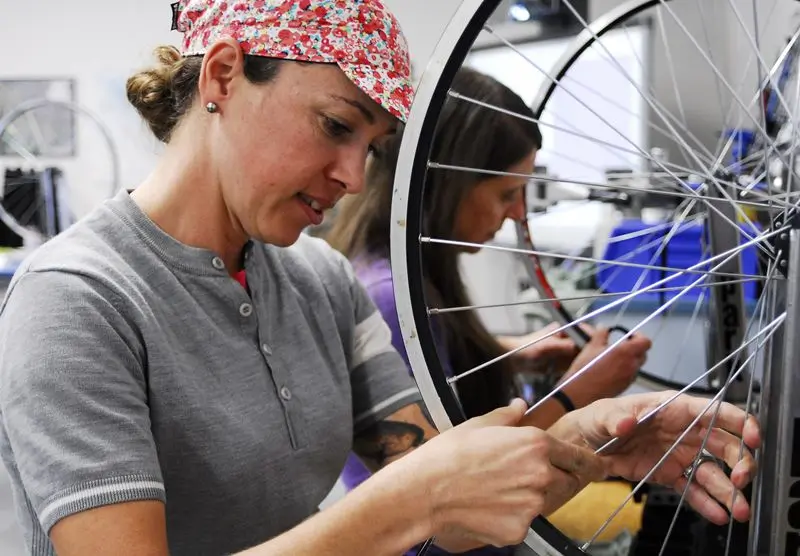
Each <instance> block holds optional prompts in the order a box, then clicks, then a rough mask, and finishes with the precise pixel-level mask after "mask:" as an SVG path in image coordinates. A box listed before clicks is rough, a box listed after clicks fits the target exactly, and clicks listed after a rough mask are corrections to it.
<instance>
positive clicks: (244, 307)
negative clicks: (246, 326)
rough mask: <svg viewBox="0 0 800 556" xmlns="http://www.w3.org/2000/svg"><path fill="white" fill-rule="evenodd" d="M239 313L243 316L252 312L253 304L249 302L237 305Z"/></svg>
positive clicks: (247, 315)
mask: <svg viewBox="0 0 800 556" xmlns="http://www.w3.org/2000/svg"><path fill="white" fill-rule="evenodd" d="M239 314H240V315H242V316H243V317H249V316H250V315H252V314H253V306H252V305H250V304H249V303H242V304H241V305H239Z"/></svg>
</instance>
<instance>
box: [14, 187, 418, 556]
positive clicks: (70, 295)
mask: <svg viewBox="0 0 800 556" xmlns="http://www.w3.org/2000/svg"><path fill="white" fill-rule="evenodd" d="M245 269H246V271H247V279H248V286H249V292H248V290H246V289H245V288H243V287H242V286H241V285H240V284H239V283H238V282H237V281H236V280H234V279H232V278H231V277H230V276H229V274H228V272H227V271H226V269H225V268H224V264H223V262H222V260H221V259H220V258H218V257H217V256H216V255H215V254H214V253H213V252H210V251H208V250H205V249H199V248H194V247H189V246H186V245H184V244H181V243H179V242H177V241H176V240H175V239H173V238H172V237H170V236H168V235H167V234H165V233H164V232H163V231H161V230H160V229H159V228H158V227H157V226H156V225H155V224H154V223H153V222H152V221H150V220H149V219H148V218H147V216H146V215H145V214H144V213H143V212H142V211H141V210H140V209H139V208H138V206H137V205H136V204H135V203H134V202H133V201H132V199H130V197H129V195H128V194H127V193H124V192H123V193H121V194H119V195H118V196H117V197H115V198H114V199H112V200H110V201H108V202H107V203H105V204H104V205H103V206H102V207H100V208H99V209H98V210H96V211H95V212H94V213H93V214H91V215H90V216H89V217H87V218H85V219H84V220H82V221H81V222H79V223H78V224H76V225H75V226H73V227H72V228H71V229H70V230H68V231H67V232H65V233H63V234H62V235H60V236H58V237H57V238H55V239H53V240H51V241H50V242H48V243H47V244H45V245H44V246H43V247H41V248H40V249H39V250H38V251H37V252H35V253H34V254H33V255H32V256H31V257H30V258H29V259H28V260H27V261H26V262H25V264H24V265H23V267H22V268H21V269H20V270H19V272H18V273H17V274H16V276H15V277H14V280H13V281H12V283H11V285H10V288H9V291H8V294H7V296H6V298H5V301H4V303H3V305H2V307H1V308H0V419H1V421H0V422H1V423H2V428H1V429H0V453H2V458H3V461H4V463H5V465H6V467H7V469H8V471H9V473H10V476H11V478H12V482H13V488H14V495H15V504H16V507H17V516H18V519H19V520H20V522H21V523H22V525H23V528H24V534H25V540H26V543H27V545H28V549H29V551H30V552H31V553H32V554H37V555H38V554H52V547H51V545H50V542H49V540H48V537H47V534H48V532H49V530H50V528H51V527H52V526H53V524H55V523H56V522H57V521H58V520H59V519H62V518H64V517H65V516H68V515H70V514H73V513H76V512H80V511H83V510H87V509H89V508H94V507H97V506H101V505H105V504H111V503H115V502H124V501H132V500H162V501H165V502H166V512H167V532H168V536H169V545H170V551H171V553H172V554H192V555H200V554H224V553H230V552H234V551H237V550H241V549H244V548H247V547H249V546H253V545H254V544H258V543H260V542H263V541H266V540H268V539H269V538H271V537H273V536H275V535H277V534H279V533H281V532H283V531H285V530H287V529H290V528H291V527H293V526H295V525H297V524H298V523H299V522H300V521H302V520H303V519H305V518H307V517H308V516H309V515H311V514H312V513H314V512H315V511H316V508H317V505H318V504H319V503H320V502H321V501H322V500H323V498H324V497H325V496H326V494H327V493H328V492H329V491H330V489H331V488H332V486H333V485H334V483H335V482H336V478H337V476H338V474H339V473H340V471H341V469H342V466H343V464H344V462H345V459H346V457H347V455H348V452H349V451H350V449H351V446H352V438H353V434H354V433H355V432H358V431H359V430H360V429H363V428H364V427H367V426H369V425H370V424H372V423H374V422H375V421H377V420H379V419H382V418H384V417H385V416H387V415H389V414H391V413H393V412H395V411H397V410H398V409H400V408H402V407H403V406H406V405H408V404H410V403H413V402H416V401H418V400H419V399H420V396H419V393H418V391H417V389H416V387H415V385H414V383H413V381H412V380H411V379H410V377H409V376H408V373H407V371H406V369H405V366H404V364H403V361H402V360H401V359H400V357H399V356H398V354H397V353H396V352H395V351H394V349H393V348H392V347H391V335H390V332H389V329H388V327H387V326H386V324H385V323H384V322H383V320H382V318H381V316H380V314H379V313H378V312H377V311H376V310H375V308H374V306H373V305H372V303H371V301H370V300H369V297H368V296H367V294H366V293H365V292H364V290H363V289H362V287H361V286H360V285H359V283H358V281H357V280H356V278H355V277H354V274H353V272H352V270H351V268H350V266H349V264H348V262H347V261H346V259H344V257H341V256H340V255H339V254H338V253H336V252H334V251H333V250H332V249H331V248H329V247H328V246H327V244H325V243H324V242H323V241H321V240H317V239H313V238H309V237H306V236H304V237H302V238H301V239H300V240H299V241H298V242H297V243H296V244H295V245H293V246H292V247H290V248H277V247H274V246H268V245H264V244H261V243H255V242H252V243H251V244H249V245H248V247H247V248H246V255H245Z"/></svg>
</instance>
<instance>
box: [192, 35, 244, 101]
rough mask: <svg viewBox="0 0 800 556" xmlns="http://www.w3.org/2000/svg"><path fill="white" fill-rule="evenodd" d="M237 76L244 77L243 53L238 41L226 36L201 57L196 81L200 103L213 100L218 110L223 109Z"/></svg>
mask: <svg viewBox="0 0 800 556" xmlns="http://www.w3.org/2000/svg"><path fill="white" fill-rule="evenodd" d="M239 77H244V53H243V52H242V49H241V47H240V46H239V43H237V42H236V41H235V40H234V39H231V38H226V39H222V40H219V41H217V42H216V43H214V44H213V45H211V47H210V48H209V49H208V51H207V52H206V54H205V56H204V57H203V65H202V67H201V68H200V78H199V80H198V83H197V86H198V89H199V94H200V101H201V104H202V105H203V106H205V105H206V104H208V103H209V102H213V103H214V104H216V105H217V107H218V110H219V111H224V108H225V103H226V102H227V101H228V100H229V99H230V96H231V91H232V89H233V88H234V87H233V84H234V83H235V81H236V80H237V78H239Z"/></svg>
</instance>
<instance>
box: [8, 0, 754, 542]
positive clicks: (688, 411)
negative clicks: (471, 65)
mask: <svg viewBox="0 0 800 556" xmlns="http://www.w3.org/2000/svg"><path fill="white" fill-rule="evenodd" d="M174 16H175V18H174V19H175V23H176V27H177V28H178V30H180V31H181V32H182V33H183V40H182V42H181V48H180V50H179V51H177V50H175V49H172V48H162V49H160V50H159V52H160V61H159V64H158V65H157V66H155V67H154V68H152V69H150V70H147V71H145V72H142V73H139V74H137V75H135V76H133V77H132V78H131V79H130V80H129V81H128V96H129V98H130V100H131V102H132V104H133V105H134V106H135V107H136V108H137V109H138V110H139V112H140V113H141V114H142V116H143V117H144V119H145V121H147V123H148V124H149V125H150V127H151V129H152V130H153V132H154V133H155V135H156V137H158V138H159V139H160V140H162V141H164V142H165V143H166V148H165V150H164V153H163V155H162V157H161V159H160V161H159V163H158V164H157V166H156V167H155V168H154V170H153V171H152V173H151V174H150V175H149V176H148V178H147V179H146V180H145V181H144V182H143V183H142V184H140V185H139V186H138V187H137V188H136V190H135V191H133V192H132V193H128V192H120V193H119V194H118V195H117V196H116V197H115V198H114V199H112V200H110V201H109V202H107V203H105V204H104V205H103V206H101V207H99V208H98V209H97V210H95V211H94V212H93V213H92V214H90V215H89V216H88V217H86V218H85V219H83V220H82V221H80V222H79V223H77V224H76V225H75V226H73V227H72V228H70V229H69V230H68V231H67V232H65V233H64V234H62V235H60V236H59V237H57V238H55V239H53V240H52V241H50V242H49V243H48V244H46V245H44V246H43V247H42V248H41V249H39V250H38V251H37V252H35V253H34V254H32V256H31V257H30V258H29V259H28V260H27V261H26V262H25V263H24V264H23V266H22V267H21V268H20V270H19V271H18V273H17V274H16V275H15V277H14V279H13V282H12V284H11V286H10V288H9V292H8V294H7V296H6V298H5V300H4V302H3V306H2V312H0V415H1V416H2V427H0V431H1V432H0V452H1V453H2V456H3V461H4V463H5V465H6V467H7V469H8V471H9V473H10V476H11V479H12V481H13V485H14V490H15V501H16V504H17V509H18V511H17V515H18V516H19V518H20V521H21V523H22V526H23V528H24V531H25V535H24V536H25V540H26V543H27V547H28V550H29V552H31V553H33V554H53V553H56V552H57V553H58V554H59V555H60V556H72V555H84V554H116V555H127V554H131V555H133V554H136V555H140V554H150V555H167V554H192V555H197V554H231V553H237V552H244V553H246V554H251V555H258V554H270V555H272V554H343V555H344V554H375V555H384V554H385V555H394V554H399V553H401V552H403V551H404V550H407V549H408V548H409V547H411V546H413V545H415V544H417V543H419V542H420V541H422V540H423V539H425V538H427V537H429V536H431V535H435V536H436V537H437V542H439V543H440V544H441V545H442V546H444V547H445V548H447V549H450V550H454V551H458V550H466V549H469V548H473V547H475V546H479V545H481V544H486V543H492V544H509V543H511V542H518V541H519V539H521V538H522V536H523V535H524V533H525V531H526V529H527V525H528V523H527V522H528V521H529V520H530V519H531V518H532V517H533V516H535V515H538V514H540V513H542V512H548V511H551V510H552V508H555V507H558V506H559V505H561V504H563V503H564V501H566V500H567V499H569V498H570V497H571V496H573V495H574V493H575V492H577V490H579V489H580V488H582V486H583V485H585V484H587V482H589V481H592V480H596V479H598V478H600V477H602V476H605V474H606V473H614V474H621V475H625V476H631V477H636V476H637V474H638V472H637V469H638V468H641V467H642V466H645V465H646V464H648V463H650V464H651V463H653V462H655V461H656V460H657V457H658V456H657V455H656V450H657V449H659V448H660V449H662V450H663V449H664V448H665V447H666V446H667V444H664V443H653V442H652V441H649V442H646V443H645V441H646V440H649V437H651V436H652V435H653V429H655V430H656V431H660V432H663V435H662V437H663V438H666V439H670V438H672V439H674V438H675V436H676V432H675V431H676V427H678V426H680V427H685V426H686V425H687V424H688V423H689V422H690V421H687V416H690V417H693V416H696V415H698V414H699V413H700V411H701V409H702V402H701V401H699V400H696V399H694V398H690V397H685V398H681V399H680V401H679V402H678V403H677V405H671V406H670V408H669V410H667V411H666V412H664V413H663V414H659V417H658V418H656V419H654V420H653V421H652V422H651V424H650V425H646V426H643V427H641V428H639V429H636V431H635V432H634V430H633V429H634V427H635V421H636V419H637V417H639V416H641V415H642V411H647V410H648V409H649V408H653V407H655V405H654V404H658V403H659V402H660V401H663V398H661V397H659V396H650V397H639V398H636V399H633V400H630V401H626V402H624V403H621V402H617V401H611V402H598V405H596V406H594V407H593V408H592V410H591V411H588V410H587V411H578V412H574V413H572V414H571V415H570V416H569V417H568V418H565V419H562V420H560V421H559V422H558V423H557V424H556V425H555V426H554V427H552V429H551V431H548V432H544V431H541V430H538V429H536V428H534V427H526V426H522V427H520V426H517V425H520V424H524V419H523V412H524V403H522V404H521V403H519V401H515V402H514V403H512V404H510V405H509V406H508V407H504V408H501V409H499V410H497V411H495V412H492V413H491V414H488V415H486V416H483V417H480V418H476V419H473V420H471V421H469V422H468V423H466V424H465V425H463V426H461V427H457V428H455V429H453V430H452V431H448V432H446V433H445V434H442V435H438V436H437V435H436V431H435V430H434V429H433V427H432V426H431V425H430V424H429V423H428V422H427V420H426V419H425V417H424V415H423V412H422V411H421V409H420V407H419V405H418V401H419V397H418V394H417V392H416V391H415V389H414V385H413V382H411V380H410V378H409V377H408V374H407V372H406V371H405V369H404V366H403V363H402V360H401V359H400V357H399V356H398V355H397V353H396V352H395V351H394V350H393V349H392V347H391V343H390V340H389V333H388V329H387V327H386V325H385V324H384V323H383V321H382V319H381V318H380V314H379V313H377V312H376V311H375V309H374V306H373V305H372V303H371V302H370V301H369V298H368V296H367V295H366V293H365V292H364V291H363V289H362V288H361V287H360V286H359V284H358V282H357V281H356V279H355V277H354V275H353V273H352V270H351V268H350V267H349V265H348V264H347V262H346V260H344V258H343V257H340V256H337V255H336V254H335V253H334V252H333V251H332V250H331V249H330V248H328V247H327V246H325V245H324V243H323V242H321V241H319V240H314V239H312V238H308V237H301V231H302V230H303V229H304V228H305V227H307V226H308V225H313V224H318V223H319V222H320V220H321V219H322V211H323V210H325V209H327V208H329V207H331V206H333V205H334V204H335V203H336V202H337V201H338V200H340V199H341V197H342V196H344V195H345V194H347V193H357V192H358V191H359V190H360V189H361V187H362V182H363V179H364V175H363V172H364V163H365V159H366V156H367V153H368V151H369V150H370V149H371V148H372V146H373V145H375V144H376V143H377V142H378V141H379V140H380V138H382V137H384V136H386V135H387V134H390V133H391V132H392V130H393V128H394V127H395V125H396V121H397V119H400V120H402V119H404V118H405V117H406V116H407V114H408V107H409V102H410V93H411V91H410V86H409V84H408V77H409V72H408V56H407V49H406V45H405V42H404V39H403V38H402V35H401V34H400V31H399V28H398V26H397V24H396V21H395V19H394V18H393V17H392V16H391V15H390V14H389V13H388V12H387V11H386V10H385V9H384V8H383V6H382V5H381V3H380V2H379V1H378V0H364V1H360V2H343V1H342V0H269V1H258V2H238V1H232V2H218V1H210V0H183V1H181V2H179V3H178V4H177V5H176V10H175V14H174ZM287 59H288V60H289V61H285V60H287ZM279 60H282V61H279ZM673 408H677V409H673ZM676 411H677V413H676ZM387 422H391V423H393V424H398V423H401V424H405V425H409V426H414V427H417V428H418V429H420V430H421V431H423V435H422V437H423V440H429V441H428V442H426V443H425V444H424V445H421V446H419V447H417V448H416V449H414V450H410V451H411V453H410V454H408V455H407V456H405V457H402V458H400V456H403V455H404V454H403V453H397V452H396V451H392V450H390V449H388V448H385V446H386V445H387V443H386V442H385V436H384V435H382V434H380V430H381V426H382V424H384V423H387ZM718 424H719V426H720V427H725V428H726V429H728V430H732V431H734V432H736V433H737V434H742V435H744V437H745V438H746V440H747V442H748V445H749V446H753V445H755V444H757V442H758V428H757V425H755V423H754V422H752V420H751V421H750V422H747V423H746V422H745V415H744V413H743V412H740V411H738V410H737V409H735V408H732V407H728V406H726V407H725V408H724V409H723V411H722V412H721V414H720V417H719V421H718ZM617 434H626V435H629V436H627V437H626V441H625V442H624V443H622V444H621V447H622V448H623V449H621V450H620V451H619V452H617V453H615V454H614V455H613V456H604V457H599V456H597V455H595V454H594V453H593V451H592V449H593V448H596V445H597V443H598V442H603V441H604V439H607V438H609V437H610V436H612V435H617ZM721 434H723V433H722V432H721ZM724 434H727V433H724ZM690 438H691V442H690V444H689V445H688V448H687V450H686V451H685V452H679V453H677V454H676V456H675V457H674V458H672V459H671V460H670V465H667V466H664V467H663V468H662V470H660V471H659V472H658V473H656V475H654V477H653V479H654V480H659V481H663V482H666V483H667V484H671V485H672V484H674V485H675V486H676V487H679V486H680V485H681V484H682V483H681V482H682V481H683V480H684V479H682V475H681V472H682V470H683V469H684V468H685V467H686V466H687V465H688V464H689V463H691V461H692V458H693V457H694V455H695V454H696V453H697V451H698V449H699V442H700V440H701V438H702V436H701V434H700V432H698V433H697V434H693V435H690ZM736 438H737V437H736V436H734V435H731V438H730V439H727V437H726V438H725V439H724V441H722V442H720V446H721V447H722V448H724V447H726V446H728V445H731V446H732V445H734V443H735V442H736V440H735V439H736ZM354 444H355V445H356V446H357V448H356V449H357V453H358V454H359V456H360V457H362V458H363V459H364V461H365V462H367V463H368V464H369V465H370V466H371V467H372V469H374V470H375V471H378V469H380V471H378V472H376V473H375V475H374V477H373V478H371V479H370V480H369V481H367V482H365V483H364V484H363V485H362V486H361V487H360V488H359V489H357V491H356V492H354V493H353V494H352V495H351V496H348V497H347V499H346V500H342V501H341V502H339V503H337V504H335V505H334V506H333V507H331V508H329V509H326V510H325V511H322V512H318V511H317V507H318V504H319V503H320V501H321V500H322V499H323V497H324V496H325V495H326V494H327V493H328V491H329V489H330V488H331V487H332V486H333V484H334V482H335V480H336V478H337V476H338V474H339V472H340V470H341V468H342V465H343V463H344V461H345V459H346V457H347V454H348V453H349V451H350V449H351V448H352V447H353V445H354ZM418 444H420V442H418V443H417V445H418ZM736 445H737V446H738V444H736ZM715 449H716V446H715ZM732 451H733V450H731V452H732ZM498 453H503V454H506V457H504V458H500V459H498V458H497V454H498ZM449 456H453V457H456V458H458V459H459V460H460V466H459V473H453V472H452V471H453V470H452V469H451V467H450V465H449V464H448V457H449ZM731 463H732V464H735V463H736V462H731ZM709 467H711V466H708V465H704V466H703V468H709ZM703 468H700V471H702V470H703ZM752 469H753V462H752V459H751V458H749V457H748V458H747V459H746V460H745V461H743V462H741V463H740V464H739V465H738V467H737V469H736V471H735V472H734V475H733V481H732V482H731V481H728V480H727V478H720V477H718V476H716V475H713V474H710V473H712V472H713V469H710V470H709V472H708V473H707V480H706V481H705V482H703V480H701V481H700V483H699V484H700V485H702V486H701V487H698V488H701V489H703V487H704V488H705V490H702V492H706V493H707V494H705V495H702V494H698V496H699V498H697V500H695V502H696V503H703V504H704V505H703V507H704V508H710V509H709V510H707V511H706V513H709V512H710V513H711V517H716V518H717V519H725V516H726V514H725V511H724V510H723V506H722V505H719V504H715V503H712V504H709V502H710V501H711V500H712V497H713V498H717V499H720V500H725V498H724V497H725V496H727V495H728V493H730V492H731V491H732V489H733V488H734V484H735V485H736V486H737V487H741V486H743V485H744V484H745V483H746V482H747V481H748V475H749V474H750V473H751V472H752ZM701 475H702V473H701ZM722 492H724V493H725V494H720V493H722ZM703 496H705V497H703ZM167 501H168V503H166V502H167ZM723 505H724V502H723ZM712 510H713V511H712ZM747 511H748V509H747V507H746V505H745V506H742V505H741V504H740V503H737V505H736V507H734V508H733V512H734V516H735V517H737V518H739V519H742V518H745V517H746V512H747ZM717 512H721V513H717ZM490 516H491V519H489V517H490Z"/></svg>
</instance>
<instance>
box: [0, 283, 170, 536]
mask: <svg viewBox="0 0 800 556" xmlns="http://www.w3.org/2000/svg"><path fill="white" fill-rule="evenodd" d="M130 305H131V302H130V301H127V302H126V301H123V300H122V299H121V298H120V297H118V296H115V295H114V294H113V293H112V290H111V289H110V288H109V287H106V286H104V285H103V284H101V283H99V282H97V281H95V280H93V279H91V278H87V277H85V276H80V275H77V274H72V273H67V272H60V271H42V272H28V273H26V274H23V275H21V276H20V277H19V278H18V279H17V280H15V282H14V283H13V284H12V286H11V290H10V291H9V293H8V295H7V297H6V300H5V303H4V305H3V307H2V309H0V416H1V417H2V425H3V427H2V432H0V434H2V435H3V438H2V442H0V446H2V447H3V457H4V459H5V460H6V463H7V464H9V467H10V468H13V469H14V473H13V475H14V478H13V480H16V481H18V482H19V483H20V484H18V485H16V486H17V487H18V489H21V490H23V491H24V493H25V495H26V496H27V498H28V506H29V508H31V509H32V510H33V511H34V512H35V514H36V516H35V517H36V518H37V519H38V521H39V523H40V524H41V527H42V530H43V531H44V532H45V533H46V532H48V531H49V530H50V528H51V527H52V526H53V525H54V524H55V523H56V522H57V521H59V520H60V519H62V518H64V517H66V516H68V515H70V514H74V513H78V512H81V511H85V510H87V509H91V508H94V507H98V506H102V505H107V504H112V503H117V502H126V501H133V500H161V501H164V499H165V496H164V485H163V480H162V477H161V473H160V468H159V464H158V457H157V453H156V448H155V442H154V440H153V437H152V433H151V428H150V419H149V409H148V403H147V385H146V378H145V368H146V354H145V350H144V347H143V344H142V340H141V337H140V335H139V334H138V332H137V329H136V327H135V326H133V325H132V324H131V322H132V321H133V319H132V318H130V315H125V313H126V310H125V307H127V306H130ZM123 315H125V316H123ZM32 517H33V516H32Z"/></svg>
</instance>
